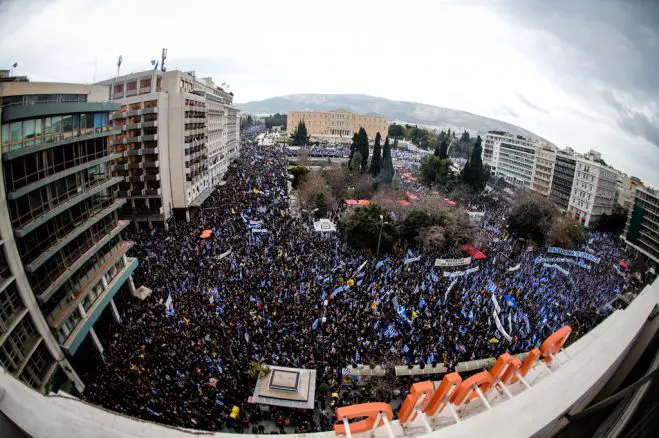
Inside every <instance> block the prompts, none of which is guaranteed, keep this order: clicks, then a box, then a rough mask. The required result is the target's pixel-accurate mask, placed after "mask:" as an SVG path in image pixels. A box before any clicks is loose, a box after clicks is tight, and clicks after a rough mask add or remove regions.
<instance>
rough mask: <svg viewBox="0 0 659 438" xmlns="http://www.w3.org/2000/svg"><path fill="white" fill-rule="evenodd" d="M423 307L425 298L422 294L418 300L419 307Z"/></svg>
mask: <svg viewBox="0 0 659 438" xmlns="http://www.w3.org/2000/svg"><path fill="white" fill-rule="evenodd" d="M424 307H426V299H425V298H424V296H423V295H421V299H420V300H419V309H423V308H424Z"/></svg>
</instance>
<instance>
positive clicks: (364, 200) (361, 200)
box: [357, 199, 371, 205]
mask: <svg viewBox="0 0 659 438" xmlns="http://www.w3.org/2000/svg"><path fill="white" fill-rule="evenodd" d="M357 202H358V203H359V205H369V204H370V203H371V201H369V200H368V199H360V200H359V201H357Z"/></svg>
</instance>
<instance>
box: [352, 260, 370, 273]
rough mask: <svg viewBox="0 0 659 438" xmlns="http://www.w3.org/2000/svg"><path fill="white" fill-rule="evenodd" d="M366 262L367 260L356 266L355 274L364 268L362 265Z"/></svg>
mask: <svg viewBox="0 0 659 438" xmlns="http://www.w3.org/2000/svg"><path fill="white" fill-rule="evenodd" d="M366 263H368V261H365V262H364V263H362V264H361V265H359V268H357V270H356V271H355V274H356V273H358V272H359V271H361V270H362V269H364V266H366Z"/></svg>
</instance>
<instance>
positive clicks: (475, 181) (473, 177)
mask: <svg viewBox="0 0 659 438" xmlns="http://www.w3.org/2000/svg"><path fill="white" fill-rule="evenodd" d="M481 143H482V140H481V137H480V135H479V136H478V137H476V143H474V147H473V148H472V149H471V154H470V155H469V159H468V160H467V163H466V164H465V167H464V169H463V171H462V180H463V181H464V182H465V183H467V184H468V185H470V186H471V187H472V188H473V189H475V190H483V189H484V188H485V184H486V183H487V178H488V177H489V168H487V167H486V168H485V169H484V168H483V159H482V154H483V147H482V145H481Z"/></svg>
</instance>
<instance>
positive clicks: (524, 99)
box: [517, 93, 549, 114]
mask: <svg viewBox="0 0 659 438" xmlns="http://www.w3.org/2000/svg"><path fill="white" fill-rule="evenodd" d="M517 98H518V99H519V100H520V101H521V102H522V103H523V104H524V105H526V106H528V107H529V108H531V109H534V110H536V111H539V112H541V113H544V114H549V111H547V110H546V109H544V108H542V107H541V106H538V105H536V104H535V103H533V102H531V101H530V100H528V99H527V98H526V97H524V96H522V95H521V94H519V93H517Z"/></svg>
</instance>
